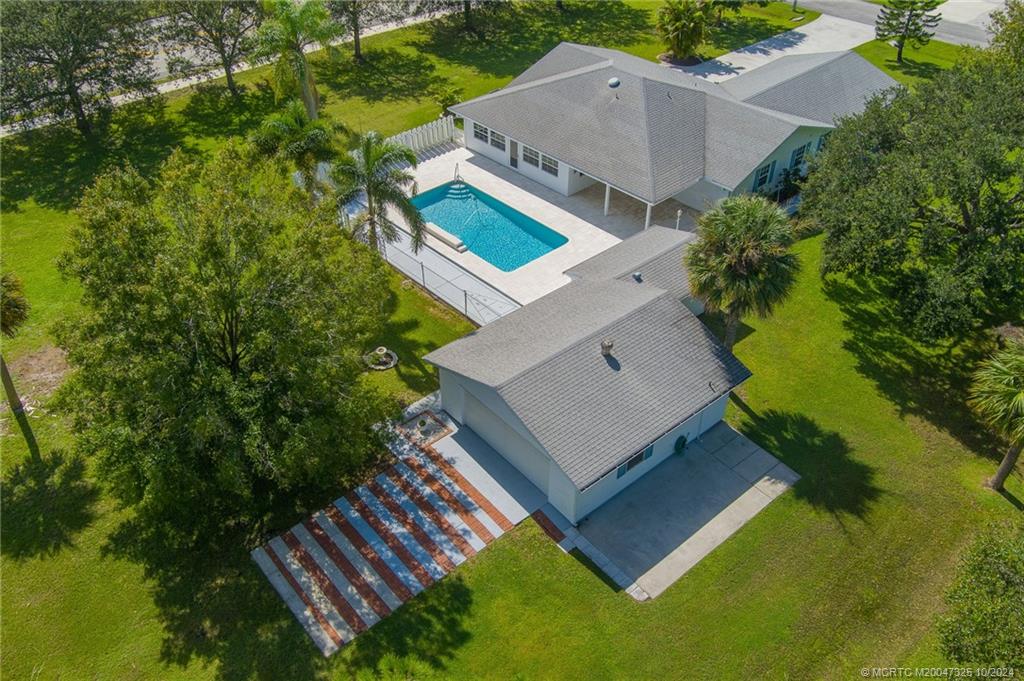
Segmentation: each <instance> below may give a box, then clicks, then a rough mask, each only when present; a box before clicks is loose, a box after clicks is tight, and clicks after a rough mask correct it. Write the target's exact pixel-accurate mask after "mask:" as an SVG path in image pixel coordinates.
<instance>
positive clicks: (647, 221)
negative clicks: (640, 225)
mask: <svg viewBox="0 0 1024 681" xmlns="http://www.w3.org/2000/svg"><path fill="white" fill-rule="evenodd" d="M653 207H654V204H652V203H648V204H647V217H645V218H644V229H647V228H648V227H650V226H651V208H653Z"/></svg>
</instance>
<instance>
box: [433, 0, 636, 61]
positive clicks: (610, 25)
mask: <svg viewBox="0 0 1024 681" xmlns="http://www.w3.org/2000/svg"><path fill="white" fill-rule="evenodd" d="M474 11H477V10H474ZM477 25H478V27H479V29H480V32H481V36H480V37H474V36H471V35H469V34H467V33H466V32H465V30H463V24H462V15H461V13H455V14H452V15H449V16H447V17H443V18H441V19H438V20H436V21H433V22H430V23H429V24H426V25H424V27H423V35H424V37H423V39H422V40H420V41H418V42H417V43H415V47H416V48H418V49H420V50H422V51H423V52H427V53H429V54H432V55H434V56H436V57H438V58H440V59H444V60H447V61H451V62H456V63H459V64H464V65H467V66H472V67H473V68H475V69H476V70H478V71H480V72H481V73H486V74H489V75H492V76H515V75H518V74H520V73H521V72H522V71H524V70H525V69H526V67H528V66H529V65H530V64H532V63H533V62H534V61H536V60H537V59H539V58H540V57H541V56H542V55H543V54H544V53H546V52H547V51H549V50H550V49H551V48H553V47H555V46H556V45H558V43H560V42H562V41H563V40H565V41H571V42H576V43H584V44H590V45H601V46H603V47H614V46H616V45H619V46H621V45H629V44H632V43H635V42H637V41H639V40H641V39H642V38H643V37H644V36H649V35H650V34H651V32H652V30H653V26H652V24H651V17H650V14H649V13H648V12H647V10H645V9H639V8H635V7H630V6H629V5H625V4H623V3H621V2H566V3H565V11H564V12H559V11H557V10H555V9H554V6H553V5H552V3H550V2H525V3H507V4H506V3H502V4H501V5H497V4H496V6H495V7H494V8H493V9H490V10H488V11H487V12H486V13H483V14H480V15H478V16H477Z"/></svg>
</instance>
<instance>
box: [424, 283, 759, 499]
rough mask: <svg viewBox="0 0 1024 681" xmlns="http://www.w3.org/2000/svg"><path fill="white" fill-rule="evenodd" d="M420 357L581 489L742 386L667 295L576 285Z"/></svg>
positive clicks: (726, 356) (712, 342) (739, 367)
mask: <svg viewBox="0 0 1024 681" xmlns="http://www.w3.org/2000/svg"><path fill="white" fill-rule="evenodd" d="M595 267H596V265H595ZM605 339H610V340H612V341H613V343H614V347H613V350H612V355H611V357H605V356H603V355H602V353H601V342H602V341H603V340H605ZM425 359H426V360H427V361H428V362H430V363H432V364H435V365H437V366H439V367H443V368H445V369H448V370H450V371H453V372H455V373H457V374H461V375H463V376H465V377H467V378H469V379H472V380H474V381H477V382H479V383H483V384H485V385H488V386H490V387H492V388H493V389H494V390H495V391H496V392H497V394H498V395H499V396H500V397H501V398H502V399H503V400H504V401H505V403H506V404H508V406H509V408H510V409H511V410H512V411H513V413H515V415H516V417H517V418H518V419H519V420H520V421H521V422H522V424H523V425H524V426H525V427H526V428H527V430H529V431H530V433H531V434H532V435H533V437H534V438H535V439H536V440H537V441H538V442H539V443H540V444H541V445H542V446H543V447H544V449H545V450H546V451H547V453H548V455H549V456H551V458H552V459H553V460H554V461H555V463H556V464H557V465H558V466H559V467H561V468H562V470H563V471H565V473H566V475H567V476H568V477H569V479H570V480H571V481H572V482H573V484H575V485H576V486H577V487H578V488H579V489H585V488H586V487H588V486H589V485H591V484H593V483H594V482H596V481H597V480H598V479H600V478H601V477H602V476H603V475H604V474H605V473H607V472H609V471H610V470H612V469H613V468H615V467H616V466H618V465H619V464H621V463H622V462H624V461H626V460H627V459H629V458H630V457H631V456H632V455H634V454H635V453H637V452H638V451H640V450H642V449H643V447H645V446H646V445H647V444H649V443H651V442H653V441H654V440H656V439H657V438H658V437H660V436H661V435H664V434H665V433H666V432H668V431H669V430H671V429H672V428H673V427H675V426H676V425H678V424H679V423H682V422H683V421H685V420H686V419H687V418H689V417H690V416H692V415H693V414H696V413H697V412H699V411H700V410H701V409H702V408H704V407H705V406H707V405H708V404H710V403H711V402H712V401H714V400H715V399H717V398H719V397H721V396H722V395H725V394H727V393H728V392H729V391H730V390H731V389H732V388H733V387H735V386H736V385H738V384H739V383H741V382H742V381H744V380H746V379H747V378H748V377H749V376H750V371H749V370H748V369H747V368H746V367H745V366H743V364H742V363H741V362H740V361H739V360H738V359H736V357H735V356H733V355H732V353H730V352H728V351H726V350H725V348H724V347H722V345H721V344H720V343H719V342H718V341H717V339H715V337H714V336H713V335H712V334H711V332H710V331H708V330H707V328H706V327H705V326H704V325H703V324H702V323H701V322H700V320H699V319H697V318H696V317H695V316H694V315H693V313H692V312H690V311H689V310H688V309H687V308H686V307H685V306H684V305H683V304H682V303H681V302H680V301H679V300H678V298H677V297H676V296H675V295H674V294H673V293H670V292H668V291H664V290H661V289H658V288H655V287H654V286H651V285H649V284H638V283H636V282H631V281H622V280H619V279H595V280H591V279H583V280H578V281H573V282H571V283H569V284H567V285H565V286H563V287H562V288H559V289H556V290H555V291H553V292H551V293H549V294H547V295H546V296H543V297H542V298H539V299H537V300H535V301H533V302H532V303H530V304H528V305H526V306H524V307H522V308H520V309H518V310H516V311H515V312H512V313H510V314H508V315H506V316H505V317H502V318H501V319H499V320H497V321H494V322H491V323H490V324H488V325H486V326H484V327H482V328H480V329H478V330H476V331H474V332H473V333H471V334H469V335H467V336H465V337H463V338H461V339H459V340H457V341H455V342H453V343H450V344H448V345H446V346H444V347H442V348H440V349H438V350H435V351H433V352H431V353H430V354H428V355H427V356H426V357H425Z"/></svg>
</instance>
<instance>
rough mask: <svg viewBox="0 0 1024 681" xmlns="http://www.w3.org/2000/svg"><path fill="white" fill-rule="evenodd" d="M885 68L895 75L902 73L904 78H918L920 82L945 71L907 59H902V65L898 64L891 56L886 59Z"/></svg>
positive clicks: (928, 63) (922, 62) (926, 63)
mask: <svg viewBox="0 0 1024 681" xmlns="http://www.w3.org/2000/svg"><path fill="white" fill-rule="evenodd" d="M893 49H895V48H893ZM885 66H886V68H889V69H892V70H893V71H895V72H897V73H902V74H903V75H905V76H909V77H911V78H919V79H921V80H931V79H933V78H935V76H937V75H939V74H940V73H941V72H942V71H944V70H945V69H943V68H942V67H941V66H939V65H938V64H933V63H931V62H926V61H917V60H915V59H910V58H908V57H903V63H902V64H900V63H899V62H897V61H896V57H895V56H893V58H892V59H886V60H885Z"/></svg>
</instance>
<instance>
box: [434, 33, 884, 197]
mask: <svg viewBox="0 0 1024 681" xmlns="http://www.w3.org/2000/svg"><path fill="white" fill-rule="evenodd" d="M855 56H856V55H855ZM857 59H858V60H859V61H860V62H863V61H864V60H862V59H860V57H857ZM779 61H783V60H779ZM819 61H820V60H819ZM864 64H867V62H864ZM804 65H805V67H806V69H814V68H816V67H818V66H828V67H829V68H828V69H827V70H826V71H822V72H821V73H822V76H821V77H843V74H844V73H845V70H846V69H851V70H855V71H857V74H859V75H850V77H848V78H846V77H844V78H843V82H844V83H845V87H847V88H849V89H850V91H849V92H847V93H844V96H845V97H846V98H847V99H848V100H849V101H861V102H862V101H863V98H864V97H866V96H867V94H869V93H870V92H871V91H873V90H872V89H871V88H875V89H877V87H876V86H877V79H873V78H868V77H867V76H866V75H864V74H863V73H861V70H862V65H861V64H860V63H859V62H857V61H855V60H846V59H839V58H836V59H833V60H831V61H829V62H827V63H823V64H819V63H818V61H815V62H810V63H805V64H804ZM789 66H790V67H791V68H790V69H789V71H787V72H786V73H781V72H779V71H775V70H773V71H771V72H769V73H768V75H769V76H771V78H770V79H769V81H768V84H769V86H771V87H772V88H782V89H779V90H778V92H779V93H780V94H778V96H775V95H772V92H771V89H770V88H769V87H768V86H766V87H765V88H761V89H758V88H755V87H754V86H753V85H750V83H751V82H752V81H749V80H748V81H747V83H746V84H745V85H744V88H747V89H749V90H750V91H751V92H754V91H755V90H756V91H757V93H759V94H761V95H763V96H764V98H765V99H766V100H771V103H773V104H774V105H776V108H766V107H765V106H764V105H762V104H759V103H758V102H754V101H749V102H745V101H742V98H740V97H737V96H735V95H733V94H732V93H730V92H729V91H728V90H727V89H725V88H723V87H722V86H721V85H717V84H713V83H709V82H707V81H705V80H702V79H700V78H697V77H695V76H692V75H690V74H688V73H684V72H682V71H679V70H677V69H670V68H665V67H663V66H660V65H658V64H655V63H653V62H650V61H647V60H645V59H640V58H639V57H634V56H632V55H628V54H624V53H622V52H618V51H616V50H609V49H604V48H598V47H590V46H586V45H576V44H573V43H561V44H560V45H558V46H557V47H555V48H554V49H553V50H551V51H550V52H548V53H547V54H546V55H545V56H544V57H542V58H541V59H540V60H539V61H538V62H536V63H535V64H534V65H533V66H531V67H530V68H528V69H527V70H526V71H524V72H523V73H522V74H520V75H519V77H517V78H516V79H514V80H513V81H512V82H511V83H510V84H509V85H507V86H506V87H504V88H502V89H500V90H497V91H495V92H492V93H490V94H487V95H484V96H482V97H477V98H476V99H472V100H470V101H468V102H463V103H461V104H457V105H455V106H454V107H452V111H453V112H455V113H456V114H457V115H460V116H464V117H466V118H469V119H470V120H473V121H479V122H480V123H482V124H484V125H487V126H488V127H491V128H493V129H494V130H497V131H498V132H500V133H503V134H505V135H508V136H510V137H512V138H514V139H517V140H519V141H520V142H522V143H524V144H531V145H536V146H537V147H538V148H539V150H540V151H542V152H544V153H546V154H548V155H551V156H554V157H555V158H557V159H559V160H560V161H563V162H565V163H568V164H569V165H571V166H573V167H574V168H577V169H578V170H580V171H582V172H584V173H587V174H588V175H592V176H594V177H597V178H599V179H601V180H603V181H606V182H609V183H611V184H612V185H613V186H615V187H616V188H618V189H620V190H622V191H624V192H626V193H628V194H632V195H633V196H635V197H637V198H640V199H642V200H644V201H649V202H651V203H658V202H660V201H662V200H664V199H667V198H669V197H671V196H674V195H676V194H678V193H679V192H681V191H683V190H684V189H686V188H688V187H690V186H692V185H694V184H695V183H696V182H698V181H700V180H701V179H703V178H707V179H708V180H710V181H712V182H715V183H717V184H721V185H722V186H724V187H726V188H727V189H734V188H735V187H736V185H737V184H738V183H739V182H740V181H742V180H743V178H745V177H746V176H747V175H749V174H750V172H752V171H753V170H754V169H755V168H756V167H757V166H758V165H759V164H760V163H761V162H762V161H763V160H764V158H765V157H766V156H768V155H769V154H770V153H771V152H772V151H774V150H775V149H776V148H778V146H779V145H780V144H782V143H783V142H784V141H785V140H786V138H787V137H789V136H790V135H791V134H792V133H793V132H795V131H796V129H797V128H799V127H801V126H812V127H820V128H828V127H832V126H831V119H828V120H826V119H823V118H821V115H823V114H822V112H823V111H824V108H823V107H822V106H820V105H816V106H814V107H809V111H810V113H814V114H815V116H817V118H812V117H808V116H806V115H805V114H801V113H793V112H791V111H788V110H787V108H789V107H791V106H793V105H792V104H791V103H786V102H781V103H780V102H776V101H775V100H776V99H779V98H781V97H782V96H783V94H785V93H786V92H788V90H786V89H785V88H784V87H783V86H784V85H785V84H786V83H787V82H788V81H787V79H786V78H784V77H783V76H788V79H789V80H793V79H797V76H798V75H799V74H801V73H803V72H802V71H800V70H799V68H798V67H799V66H800V64H795V65H793V64H790V65H789ZM867 67H868V68H870V69H874V67H873V66H871V65H870V64H867ZM766 68H768V67H767V66H764V67H760V68H758V69H754V70H753V71H751V72H750V73H749V74H745V75H744V76H742V78H748V79H753V81H756V80H757V74H758V72H759V71H762V70H763V69H766ZM806 69H805V70H806ZM875 70H876V71H877V69H875ZM829 74H831V76H830V75H829ZM878 74H879V75H880V76H881V77H882V78H884V79H888V82H886V85H885V86H887V85H890V84H893V83H894V82H895V81H892V79H889V78H888V76H885V74H882V73H881V72H880V71H878ZM612 78H616V79H618V81H619V85H618V87H615V88H612V87H609V84H608V83H609V81H610V79H612ZM800 82H801V83H804V81H800ZM816 83H817V81H816V80H809V81H806V85H801V87H812V86H814V85H815V84H816ZM805 94H808V93H803V92H801V93H800V96H801V97H802V96H804V95H805ZM822 96H824V95H822ZM820 98H821V97H820V96H818V95H815V97H814V99H815V100H817V99H820ZM798 99H799V97H798ZM844 101H845V100H844ZM846 106H847V105H845V104H844V105H843V107H840V108H842V110H843V112H844V113H845V112H846ZM778 107H782V108H778Z"/></svg>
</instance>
